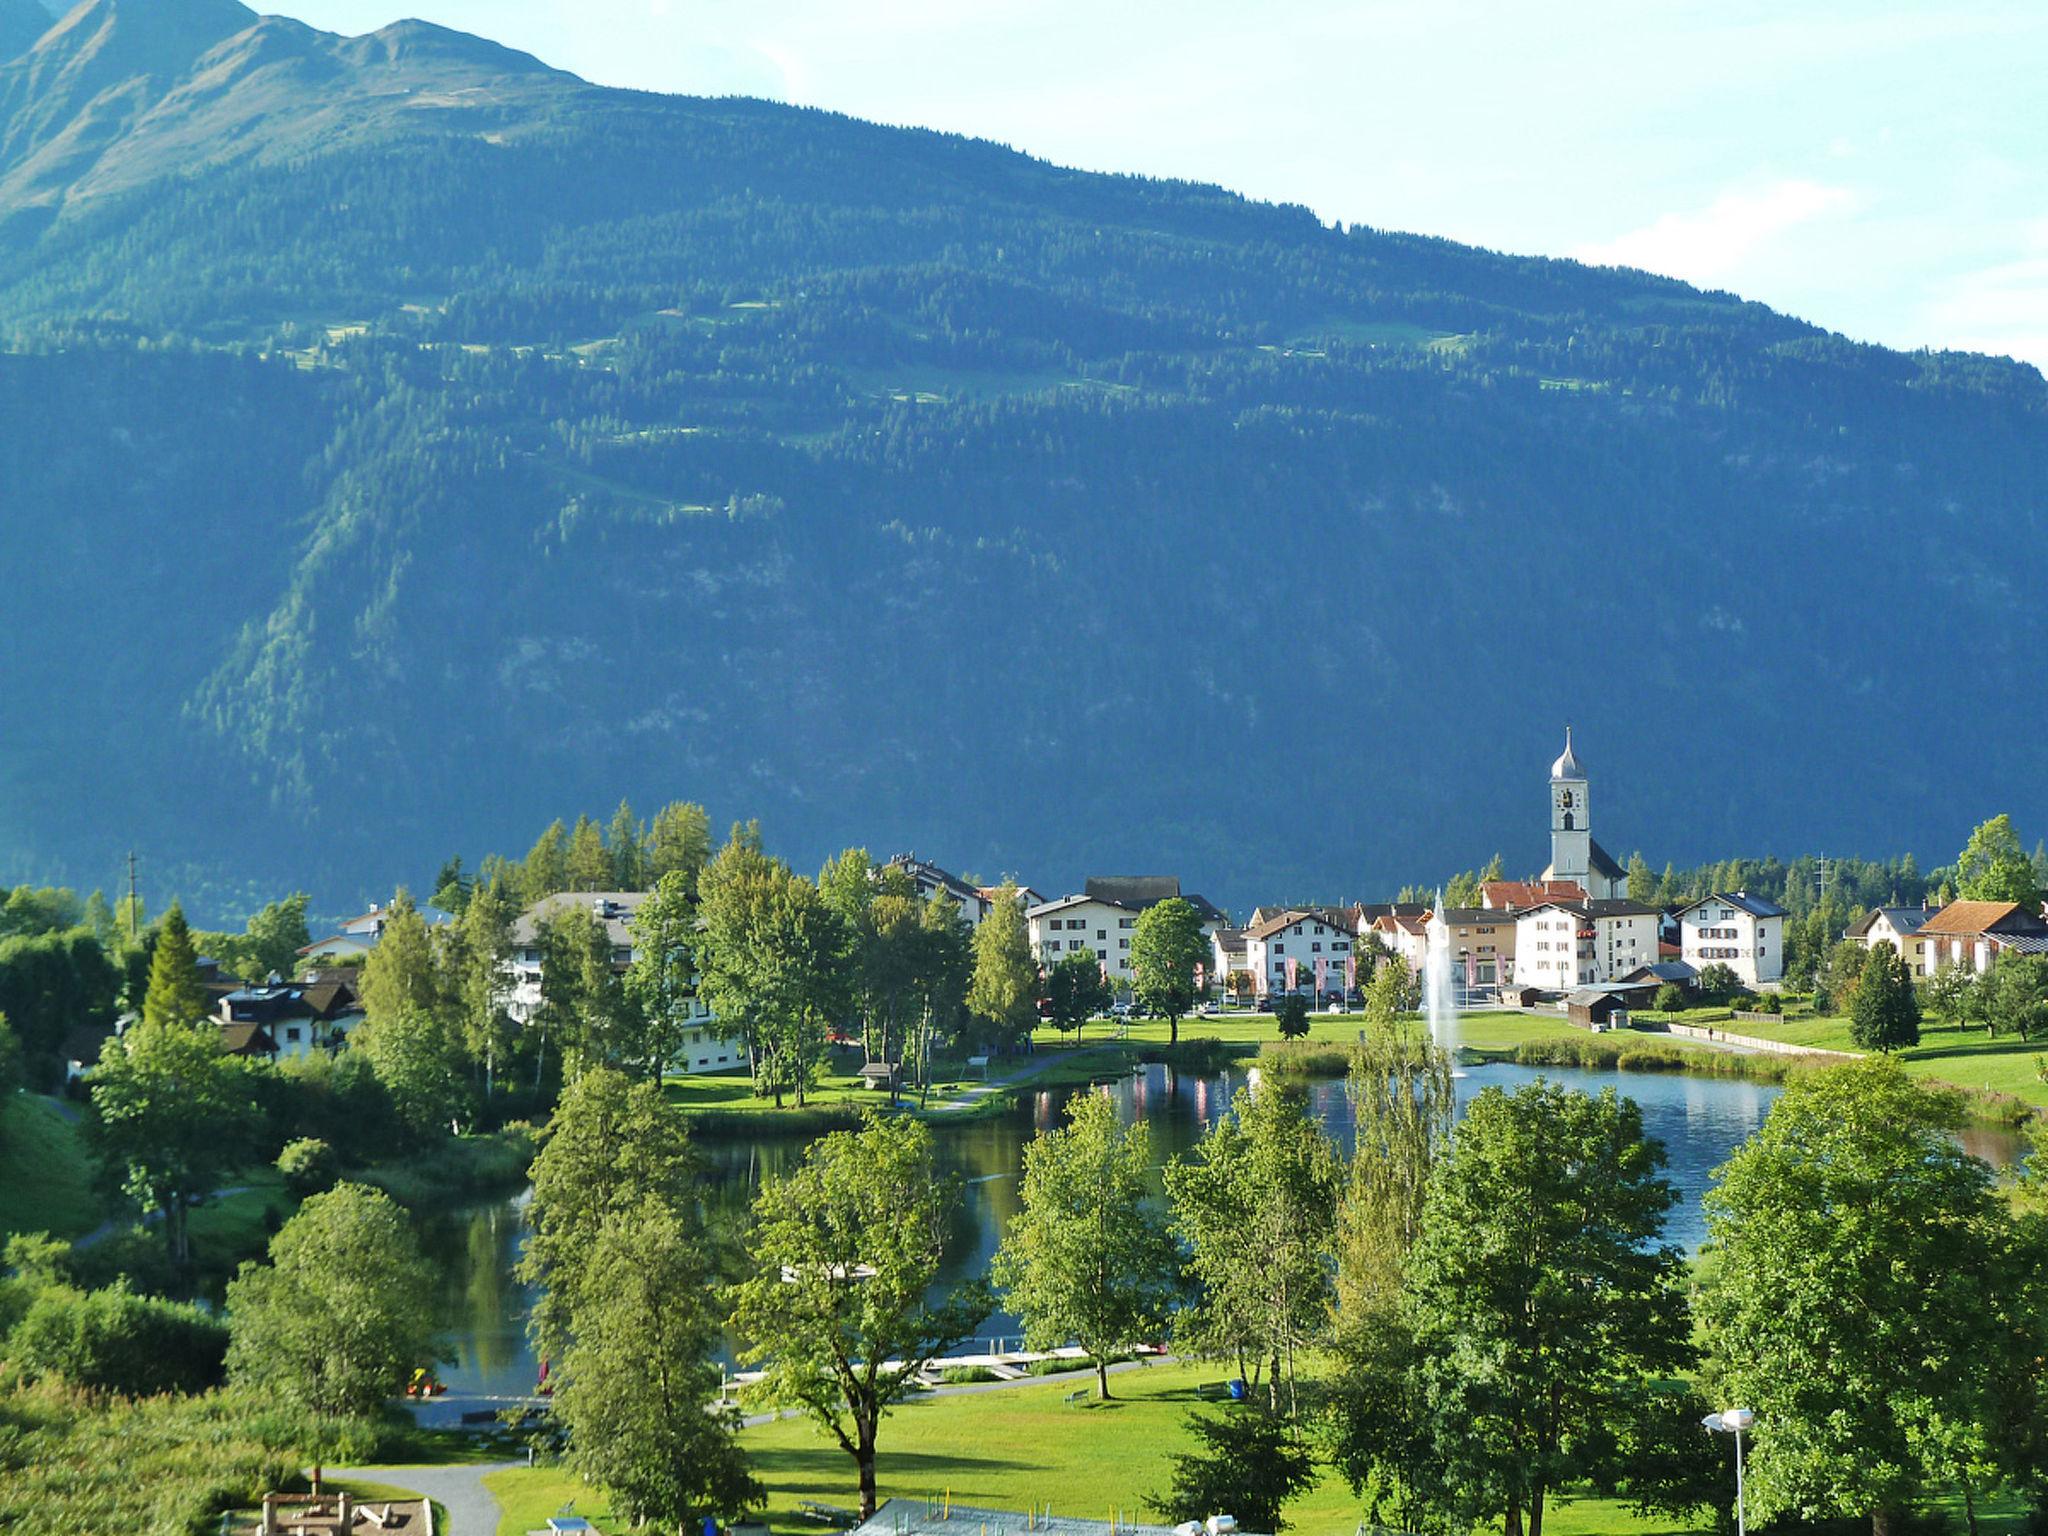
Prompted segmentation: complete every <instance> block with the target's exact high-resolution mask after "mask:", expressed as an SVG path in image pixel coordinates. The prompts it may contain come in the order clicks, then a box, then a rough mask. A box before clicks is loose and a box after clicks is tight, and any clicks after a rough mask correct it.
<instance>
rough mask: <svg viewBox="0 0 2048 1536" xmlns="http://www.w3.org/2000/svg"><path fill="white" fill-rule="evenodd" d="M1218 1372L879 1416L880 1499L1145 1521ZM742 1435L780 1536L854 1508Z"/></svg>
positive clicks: (1566, 1514)
mask: <svg viewBox="0 0 2048 1536" xmlns="http://www.w3.org/2000/svg"><path fill="white" fill-rule="evenodd" d="M1220 1374H1221V1371H1220V1368H1218V1367H1215V1366H1178V1365H1163V1366H1154V1367H1152V1368H1150V1369H1148V1370H1143V1371H1131V1372H1126V1373H1125V1374H1123V1375H1120V1376H1114V1377H1112V1378H1111V1386H1112V1390H1113V1391H1114V1392H1115V1393H1116V1394H1117V1399H1116V1400H1115V1401H1113V1402H1110V1403H1095V1402H1092V1401H1091V1402H1089V1403H1087V1404H1085V1405H1082V1406H1077V1407H1068V1406H1066V1405H1065V1403H1064V1402H1063V1401H1062V1399H1063V1398H1064V1397H1065V1396H1066V1394H1067V1393H1069V1392H1071V1391H1072V1390H1073V1386H1072V1384H1071V1383H1068V1382H1053V1383H1048V1384H1046V1385H1044V1386H1030V1387H1017V1388H1012V1389H1006V1390H1004V1391H1000V1392H989V1393H984V1394H980V1395H973V1396H961V1397H940V1398H927V1399H924V1400H921V1401H918V1402H915V1403H912V1404H910V1405H909V1406H907V1407H905V1408H903V1409H902V1410H900V1411H899V1412H898V1413H896V1414H894V1415H892V1416H891V1417H890V1418H889V1419H887V1420H885V1421H884V1423H883V1426H882V1434H881V1454H880V1459H879V1464H878V1472H879V1477H880V1483H881V1495H882V1497H883V1498H885V1499H887V1498H890V1497H899V1496H900V1497H907V1498H923V1497H924V1496H926V1495H927V1494H936V1495H940V1496H942V1497H943V1496H945V1495H948V1494H950V1495H951V1497H952V1499H953V1502H954V1503H956V1504H971V1505H980V1506H983V1507H986V1508H993V1509H1014V1510H1022V1509H1024V1508H1025V1507H1026V1506H1028V1505H1031V1504H1033V1503H1036V1504H1038V1505H1039V1506H1041V1507H1042V1506H1045V1505H1048V1504H1049V1505H1051V1506H1052V1511H1053V1513H1054V1514H1055V1515H1067V1516H1074V1517H1078V1518H1083V1519H1095V1520H1106V1519H1108V1518H1109V1513H1110V1510H1111V1509H1112V1508H1114V1509H1116V1510H1118V1511H1120V1512H1122V1516H1123V1518H1125V1519H1130V1520H1138V1521H1143V1522H1153V1521H1155V1520H1156V1517H1155V1516H1153V1515H1151V1514H1150V1513H1149V1512H1148V1511H1146V1510H1145V1508H1144V1500H1145V1497H1146V1495H1148V1494H1150V1493H1154V1492H1156V1491H1158V1490H1159V1489H1161V1488H1163V1487H1164V1486H1165V1484H1166V1481H1167V1477H1168V1472H1169V1461H1170V1458H1171V1457H1172V1456H1173V1455H1174V1453H1176V1452H1178V1451H1182V1450H1185V1449H1187V1448H1188V1447H1189V1446H1190V1444H1191V1437H1190V1436H1189V1435H1188V1433H1187V1430H1186V1428H1185V1420H1186V1417H1187V1414H1188V1412H1189V1410H1191V1409H1192V1408H1194V1407H1195V1406H1197V1399H1196V1398H1195V1395H1194V1387H1195V1385H1196V1384H1197V1383H1198V1382H1203V1381H1210V1380H1214V1379H1216V1378H1217V1377H1218V1376H1219V1375H1220ZM741 1438H742V1441H743V1443H744V1444H745V1445H746V1447H747V1449H748V1450H749V1451H750V1452H751V1453H752V1454H753V1456H754V1460H755V1470H756V1472H757V1473H758V1474H759V1476H760V1478H761V1480H762V1481H763V1482H764V1483H766V1484H767V1486H768V1519H769V1523H770V1525H771V1526H772V1527H773V1529H774V1530H775V1531H776V1532H778V1533H785V1532H787V1533H795V1532H801V1531H809V1532H813V1533H815V1532H816V1531H817V1530H818V1529H819V1527H818V1526H817V1525H816V1523H815V1522H811V1521H806V1520H803V1519H801V1518H800V1517H799V1516H798V1515H797V1513H796V1506H797V1503H798V1501H799V1500H803V1499H816V1500H818V1501H819V1502H821V1503H827V1504H837V1505H840V1506H842V1507H847V1508H851V1507H855V1506H856V1505H857V1504H858V1502H859V1494H858V1492H857V1490H856V1488H855V1484H854V1473H853V1462H852V1460H851V1459H850V1458H849V1457H848V1456H847V1455H846V1454H845V1453H844V1452H843V1451H841V1450H840V1449H839V1448H838V1446H837V1445H836V1444H834V1443H832V1442H830V1441H828V1440H826V1439H825V1438H823V1437H822V1436H821V1435H820V1434H819V1433H818V1432H817V1431H816V1430H814V1429H813V1428H811V1426H810V1425H809V1424H808V1423H806V1422H804V1421H802V1420H796V1419H785V1420H782V1421H780V1422H778V1423H774V1424H768V1425H763V1426H760V1427H758V1428H755V1429H749V1430H747V1431H745V1432H744V1434H743V1435H742V1437H741ZM486 1483H487V1484H488V1486H489V1487H490V1489H491V1490H492V1492H493V1493H495V1494H496V1495H497V1496H498V1501H499V1504H500V1505H501V1507H502V1508H503V1510H504V1517H503V1519H502V1520H501V1522H500V1524H499V1526H498V1530H499V1536H519V1533H523V1532H526V1531H529V1530H534V1529H537V1528H539V1527H540V1526H542V1525H543V1524H544V1523H545V1521H546V1518H547V1516H548V1515H551V1514H553V1513H554V1512H555V1511H557V1510H559V1509H560V1508H561V1507H562V1506H563V1505H564V1504H566V1503H568V1502H569V1501H571V1500H572V1499H573V1500H574V1501H575V1503H576V1513H578V1514H580V1515H583V1516H584V1517H585V1518H587V1519H591V1520H593V1521H595V1522H597V1523H598V1525H599V1527H600V1528H601V1529H603V1530H606V1531H613V1530H616V1529H620V1528H622V1527H614V1526H612V1525H610V1524H609V1523H608V1521H607V1517H608V1515H609V1510H608V1507H607V1504H606V1501H605V1500H604V1499H603V1498H602V1497H600V1496H598V1495H597V1494H596V1493H595V1492H594V1490H591V1489H589V1488H587V1487H585V1486H584V1485H582V1484H581V1483H580V1482H578V1481H577V1480H576V1479H575V1477H574V1476H573V1475H572V1474H570V1473H568V1472H567V1471H565V1470H563V1469H561V1468H556V1467H547V1468H539V1469H536V1470H533V1471H527V1470H525V1469H524V1468H521V1469H518V1470H515V1471H510V1472H500V1473H494V1474H492V1475H491V1476H490V1477H489V1478H487V1479H486ZM1289 1519H1290V1521H1291V1522H1292V1523H1291V1525H1290V1530H1291V1531H1293V1532H1296V1533H1299V1536H1351V1533H1352V1532H1353V1531H1354V1530H1355V1529H1356V1528H1357V1524H1358V1503H1357V1501H1356V1500H1355V1499H1353V1498H1352V1496H1351V1493H1350V1491H1349V1490H1348V1489H1347V1488H1345V1486H1344V1485H1343V1483H1342V1481H1341V1480H1339V1479H1338V1478H1336V1477H1335V1476H1333V1475H1326V1476H1325V1477H1324V1479H1323V1480H1322V1482H1321V1483H1320V1484H1318V1485H1317V1487H1316V1488H1315V1489H1313V1490H1312V1491H1311V1492H1309V1493H1308V1494H1306V1495H1304V1496H1303V1497H1302V1498H1301V1499H1299V1500H1297V1501H1296V1502H1295V1504H1294V1505H1293V1506H1292V1507H1291V1508H1290V1510H1289ZM1545 1525H1546V1527H1547V1528H1550V1529H1554V1530H1556V1531H1558V1532H1559V1533H1561V1536H1596V1533H1599V1536H1607V1533H1612V1536H1637V1533H1649V1532H1659V1531H1669V1532H1680V1531H1688V1530H1691V1529H1695V1527H1691V1526H1687V1525H1685V1524H1682V1523H1674V1522H1670V1521H1664V1522H1657V1521H1644V1520H1640V1519H1637V1518H1636V1517H1634V1516H1632V1515H1631V1514H1630V1513H1629V1512H1628V1510H1627V1509H1626V1508H1625V1507H1623V1506H1622V1505H1621V1504H1619V1503H1617V1502H1615V1501H1613V1500H1605V1499H1585V1500H1580V1501H1575V1502H1573V1503H1570V1504H1566V1505H1564V1506H1562V1507H1558V1508H1556V1509H1555V1510H1554V1513H1553V1514H1550V1515H1547V1516H1546V1520H1545ZM1697 1528H1698V1529H1702V1530H1704V1529H1705V1526H1704V1524H1702V1525H1701V1526H1699V1527H1697ZM968 1536H971V1533H968Z"/></svg>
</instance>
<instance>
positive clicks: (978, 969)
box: [967, 880, 1038, 1050]
mask: <svg viewBox="0 0 2048 1536" xmlns="http://www.w3.org/2000/svg"><path fill="white" fill-rule="evenodd" d="M1037 998H1038V963H1037V961H1035V960H1034V959H1032V956H1031V932H1030V925H1029V924H1028V923H1027V922H1026V921H1025V917H1024V903H1023V901H1022V900H1021V899H1019V896H1018V893H1017V882H1016V881H1014V880H1005V881H1004V882H1003V883H1002V884H1001V885H999V886H997V887H996V893H995V904H994V905H993V906H991V907H990V908H989V911H988V915H987V916H986V917H984V918H982V920H981V923H980V925H979V926H978V927H976V928H975V930H974V978H973V980H972V981H970V982H969V983H968V984H967V1011H968V1012H969V1013H971V1014H973V1015H974V1017H975V1018H977V1019H979V1020H980V1021H981V1027H982V1029H983V1031H984V1033H985V1035H986V1038H988V1039H989V1040H990V1041H991V1042H993V1043H994V1044H996V1045H997V1046H999V1047H1000V1048H1002V1049H1004V1050H1008V1049H1011V1048H1013V1047H1014V1046H1015V1045H1016V1044H1017V1043H1018V1042H1019V1041H1021V1040H1023V1039H1024V1038H1025V1037H1026V1036H1028V1035H1029V1034H1030V1033H1031V1030H1032V1026H1033V1025H1035V1024H1036V1023H1037V1022H1038V1007H1037Z"/></svg>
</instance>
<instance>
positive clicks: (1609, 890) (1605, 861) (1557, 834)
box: [1543, 726, 1657, 960]
mask: <svg viewBox="0 0 2048 1536" xmlns="http://www.w3.org/2000/svg"><path fill="white" fill-rule="evenodd" d="M1588 791H1589V786H1588V784H1587V780H1586V770H1585V769H1584V768H1582V767H1581V766H1580V765H1579V757H1578V754H1577V753H1576V752H1574V751H1573V750H1572V731H1571V727H1570V726H1566V727H1565V731H1564V751H1563V752H1562V753H1560V754H1559V755H1558V758H1557V761H1555V762H1554V763H1552V764H1551V765H1550V867H1549V868H1548V869H1546V870H1544V871H1543V878H1544V879H1545V880H1572V881H1576V882H1577V883H1578V884H1579V885H1580V887H1582V888H1583V889H1584V890H1585V892H1586V895H1587V897H1588V898H1589V899H1590V900H1593V901H1618V900H1620V899H1622V898H1623V897H1625V896H1627V895H1628V871H1627V870H1625V869H1623V868H1622V867H1621V866H1620V865H1619V864H1617V863H1615V862H1614V860H1613V858H1612V857H1611V856H1610V855H1609V854H1608V852H1607V850H1606V849H1605V848H1602V847H1601V846H1600V845H1599V844H1598V843H1596V842H1594V841H1593V809H1592V801H1591V797H1590V794H1589V792H1588ZM1650 958H1651V959H1652V960H1654V959H1656V958H1657V957H1656V955H1655V953H1652V954H1651V956H1650Z"/></svg>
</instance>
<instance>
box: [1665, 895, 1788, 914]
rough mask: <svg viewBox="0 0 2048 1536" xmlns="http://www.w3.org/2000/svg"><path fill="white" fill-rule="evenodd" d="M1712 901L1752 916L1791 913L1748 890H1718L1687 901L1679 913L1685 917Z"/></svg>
mask: <svg viewBox="0 0 2048 1536" xmlns="http://www.w3.org/2000/svg"><path fill="white" fill-rule="evenodd" d="M1710 901H1718V902H1719V903H1721V905H1722V906H1724V907H1733V908H1735V910H1736V911H1738V912H1747V913H1748V914H1749V915H1750V916H1751V917H1786V916H1789V915H1790V914H1788V913H1787V912H1786V911H1785V909H1784V908H1783V907H1781V906H1779V905H1778V904H1777V903H1776V902H1772V901H1765V900H1764V899H1763V897H1761V896H1752V895H1750V894H1749V892H1747V891H1736V892H1734V893H1732V894H1730V893H1728V892H1724V891H1716V892H1715V893H1714V894H1713V895H1711V896H1702V897H1701V898H1700V899H1699V900H1698V901H1689V902H1687V903H1686V904H1685V905H1684V906H1682V907H1680V908H1679V909H1678V915H1679V916H1680V917H1683V916H1685V914H1686V913H1688V912H1690V911H1691V910H1692V909H1693V908H1694V907H1704V906H1705V905H1706V904H1707V903H1708V902H1710Z"/></svg>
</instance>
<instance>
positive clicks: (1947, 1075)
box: [1717, 1015, 2048, 1109]
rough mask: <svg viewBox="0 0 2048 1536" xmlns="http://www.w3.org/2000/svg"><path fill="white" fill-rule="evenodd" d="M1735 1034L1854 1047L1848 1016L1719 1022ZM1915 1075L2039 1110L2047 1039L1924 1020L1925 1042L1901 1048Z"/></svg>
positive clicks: (2047, 1087)
mask: <svg viewBox="0 0 2048 1536" xmlns="http://www.w3.org/2000/svg"><path fill="white" fill-rule="evenodd" d="M1717 1027H1719V1028H1723V1029H1726V1030H1728V1031H1730V1032H1731V1033H1734V1034H1743V1035H1755V1036H1757V1037H1758V1038H1759V1039H1764V1040H1783V1041H1786V1042H1788V1043H1790V1044H1793V1045H1810V1046H1815V1047H1818V1048H1819V1049H1822V1050H1829V1051H1854V1050H1855V1049H1856V1044H1855V1042H1854V1041H1853V1040H1851V1039H1850V1038H1849V1021H1848V1020H1847V1019H1845V1018H1822V1019H1816V1018H1813V1017H1811V1016H1807V1017H1800V1016H1797V1015H1795V1016H1793V1017H1791V1018H1788V1019H1786V1020H1785V1021H1784V1022H1783V1023H1758V1022H1756V1021H1754V1020H1750V1019H1736V1020H1733V1021H1732V1022H1730V1023H1728V1024H1724V1025H1719V1026H1717ZM1897 1054H1898V1058H1899V1060H1900V1061H1902V1062H1903V1063H1905V1067H1906V1070H1907V1071H1908V1072H1910V1073H1912V1074H1913V1075H1914V1076H1915V1077H1924V1078H1928V1079H1930V1080H1932V1081H1937V1082H1943V1083H1948V1084H1950V1085H1951V1086H1953V1087H1957V1088H1964V1089H1968V1090H1970V1091H1972V1092H1976V1093H1987V1094H1998V1095H2002V1096H2004V1097H2007V1098H2012V1099H2018V1100H2020V1101H2021V1102H2023V1103H2025V1104H2028V1105H2031V1106H2032V1107H2034V1108H2035V1109H2042V1108H2048V1083H2044V1082H2042V1081H2041V1074H2040V1068H2041V1064H2042V1062H2043V1061H2044V1060H2048V1041H2041V1040H2016V1039H2014V1038H2013V1037H2012V1036H2010V1035H2001V1036H2000V1037H1999V1038H1998V1039H1996V1040H1993V1039H1991V1038H1989V1037H1988V1036H1987V1035H1986V1034H1985V1033H1984V1031H1983V1030H1981V1029H1961V1028H1956V1027H1954V1026H1951V1025H1945V1024H1935V1023H1931V1022H1923V1023H1922V1024H1921V1026H1920V1043H1919V1044H1918V1045H1916V1046H1914V1047H1912V1048H1911V1049H1910V1050H1904V1051H1900V1052H1898V1053H1897Z"/></svg>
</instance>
